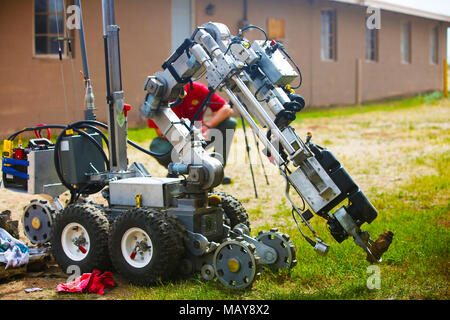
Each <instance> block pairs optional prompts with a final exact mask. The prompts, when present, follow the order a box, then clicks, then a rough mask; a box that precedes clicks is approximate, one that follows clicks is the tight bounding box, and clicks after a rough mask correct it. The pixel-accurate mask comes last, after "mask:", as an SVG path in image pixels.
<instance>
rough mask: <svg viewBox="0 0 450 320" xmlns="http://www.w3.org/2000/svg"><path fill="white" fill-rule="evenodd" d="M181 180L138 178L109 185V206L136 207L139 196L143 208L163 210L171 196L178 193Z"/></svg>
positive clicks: (113, 182)
mask: <svg viewBox="0 0 450 320" xmlns="http://www.w3.org/2000/svg"><path fill="white" fill-rule="evenodd" d="M180 181H181V179H175V178H153V177H139V178H129V179H122V180H117V181H112V182H110V183H109V190H110V195H109V196H110V201H111V205H118V206H133V207H134V206H136V196H137V195H141V196H142V198H141V201H142V202H141V205H142V206H143V207H153V208H165V207H167V206H168V205H169V203H168V200H169V199H170V197H171V195H175V194H176V193H177V192H178V191H179V187H180Z"/></svg>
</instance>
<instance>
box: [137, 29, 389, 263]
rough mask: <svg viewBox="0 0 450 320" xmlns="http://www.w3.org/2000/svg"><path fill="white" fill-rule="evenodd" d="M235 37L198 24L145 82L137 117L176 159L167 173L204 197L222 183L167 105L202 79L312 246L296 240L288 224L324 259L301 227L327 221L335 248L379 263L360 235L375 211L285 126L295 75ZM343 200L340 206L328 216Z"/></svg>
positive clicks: (278, 58)
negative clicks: (219, 95) (253, 144)
mask: <svg viewBox="0 0 450 320" xmlns="http://www.w3.org/2000/svg"><path fill="white" fill-rule="evenodd" d="M256 28H257V27H256ZM258 29H259V28H258ZM241 33H242V31H241V32H240V34H239V35H238V36H236V37H234V36H232V35H231V34H230V31H229V29H228V28H227V26H225V25H223V24H220V23H212V22H209V23H206V24H204V25H202V26H201V27H198V28H197V29H196V30H195V32H194V33H193V35H192V37H191V38H190V39H186V40H185V42H184V43H183V44H182V45H181V46H180V47H179V48H178V49H177V50H176V51H175V52H174V53H173V54H172V56H171V57H170V58H169V59H168V60H167V61H166V62H165V63H164V64H163V69H164V71H162V72H158V73H156V74H154V75H153V76H150V77H148V79H147V81H146V83H145V86H144V89H145V90H146V91H147V97H146V99H145V103H144V104H143V105H142V107H141V112H142V114H143V115H144V116H145V117H147V118H151V119H152V120H153V121H155V123H156V124H157V126H158V127H159V128H160V129H161V131H162V132H163V134H164V135H165V136H166V137H167V138H168V139H169V141H170V142H171V143H172V145H173V146H174V150H175V153H176V154H175V156H177V155H178V158H177V159H174V163H173V164H171V166H170V167H169V170H171V171H172V172H174V173H179V174H186V175H188V179H187V184H186V187H185V188H186V190H185V191H187V192H192V193H195V192H204V191H205V190H211V189H212V188H214V187H216V186H218V185H219V184H220V183H221V181H222V178H223V166H222V164H221V163H220V162H219V161H218V160H217V159H215V158H213V157H210V156H209V155H208V154H206V153H205V151H204V149H203V141H204V139H203V137H202V136H201V133H200V132H199V131H198V130H197V129H195V128H194V127H193V125H192V124H191V123H189V121H188V120H186V119H181V120H180V119H178V117H177V116H176V115H175V114H174V112H173V111H172V110H171V109H170V108H171V106H172V104H171V101H175V102H174V103H177V102H176V101H177V100H179V99H181V97H182V96H183V92H184V86H185V85H186V84H187V83H189V82H191V81H193V80H192V79H196V78H199V77H201V76H203V75H204V76H205V78H206V80H207V82H208V86H209V89H210V92H211V93H212V92H214V91H217V90H222V91H224V92H225V93H226V94H227V96H228V97H229V99H230V100H231V101H232V102H233V104H234V106H235V108H236V109H237V110H238V112H239V113H240V114H241V115H242V116H243V117H244V118H245V120H246V121H247V122H248V123H249V125H250V126H251V128H252V129H253V130H254V132H255V133H256V134H257V136H258V137H259V139H260V140H261V142H262V144H263V145H264V147H265V152H266V154H267V155H270V156H271V157H272V158H273V161H274V163H275V164H276V165H277V166H278V167H279V170H280V174H281V175H282V176H283V177H284V179H285V180H286V196H287V198H288V199H289V201H290V202H291V204H292V208H293V211H292V212H293V216H294V219H295V218H296V217H297V216H298V217H300V219H301V221H302V223H303V224H304V225H306V226H307V227H308V228H309V229H310V231H311V232H312V234H313V235H314V237H315V240H312V239H310V238H309V237H307V236H306V235H305V234H304V233H303V232H302V230H301V228H300V224H299V223H298V222H297V220H296V223H297V226H298V227H299V229H300V231H301V232H302V235H303V236H304V237H305V239H306V240H307V241H308V242H309V243H310V244H311V245H312V246H313V247H314V249H315V250H316V251H317V252H318V253H321V254H326V252H327V251H328V245H326V244H325V243H324V242H323V241H322V240H321V239H320V238H319V237H318V236H317V235H316V233H315V231H314V230H313V228H312V227H311V225H310V224H309V222H308V221H309V220H310V219H311V218H312V217H313V213H314V214H317V215H319V216H321V217H322V218H324V219H326V220H327V224H328V227H329V230H330V232H331V234H332V235H333V237H334V238H335V239H336V240H337V241H338V242H339V243H340V242H342V241H344V240H345V239H347V238H348V237H349V236H352V237H353V238H354V241H355V243H356V244H357V245H359V246H360V247H362V248H363V249H364V251H365V252H366V253H367V255H368V260H369V261H371V262H375V261H379V260H380V258H381V255H382V253H384V251H386V250H387V246H388V245H387V246H385V247H383V248H381V249H380V247H377V246H374V243H375V242H373V241H372V240H371V239H370V236H369V234H368V233H367V232H363V231H361V229H360V226H361V225H362V224H364V223H366V222H367V223H371V222H372V221H373V220H374V219H375V218H376V217H377V211H376V209H375V208H374V207H373V206H372V204H371V203H370V201H369V200H368V199H367V198H366V196H365V195H364V193H363V192H362V191H361V190H360V189H359V187H358V186H357V184H356V183H355V182H354V181H353V179H352V178H351V177H350V175H349V174H348V173H347V171H346V170H345V169H344V168H343V167H342V166H341V164H340V163H339V161H338V160H337V159H336V158H335V157H334V156H333V154H332V153H331V152H330V151H328V150H326V149H324V148H321V147H320V146H317V145H315V144H313V143H312V142H311V136H308V137H307V138H306V140H305V142H304V141H303V140H302V139H301V138H300V137H299V136H298V135H297V134H296V133H295V130H294V129H293V128H292V127H291V126H290V124H291V123H292V121H294V120H295V118H296V113H298V112H300V111H301V110H302V109H303V108H304V106H305V101H304V100H303V98H302V97H301V96H299V95H296V94H295V92H294V91H293V90H292V89H291V87H290V84H291V83H292V82H293V81H294V80H296V79H298V78H299V76H300V74H299V73H300V72H299V69H298V67H297V71H296V70H294V68H293V67H292V66H291V64H290V63H289V61H288V60H290V61H291V62H293V61H292V59H291V58H290V56H289V55H288V53H287V52H286V51H285V49H284V47H283V46H282V45H281V44H279V43H276V42H275V41H269V40H268V39H267V36H266V39H265V40H261V41H255V42H254V43H253V44H250V43H249V42H248V41H247V40H246V39H245V38H243V37H242V34H241ZM254 119H256V121H255V120H254ZM264 130H266V132H264ZM175 158H176V157H175ZM289 164H292V166H293V168H294V170H290V169H289V167H288V165H289ZM292 166H291V167H292ZM290 187H293V188H294V189H295V191H296V192H297V193H298V194H299V195H300V197H301V198H302V199H303V200H304V202H306V204H307V207H308V208H307V207H306V205H305V203H304V204H303V208H302V209H300V208H299V207H298V206H297V205H296V203H294V201H292V199H291V198H290V196H289V189H290ZM346 200H348V205H346V206H342V207H340V208H338V209H337V210H336V211H335V212H334V214H331V213H330V212H331V211H332V210H333V209H336V207H337V206H338V205H339V204H341V203H343V202H344V201H346ZM390 240H391V239H390ZM377 241H378V240H377ZM389 244H390V241H389Z"/></svg>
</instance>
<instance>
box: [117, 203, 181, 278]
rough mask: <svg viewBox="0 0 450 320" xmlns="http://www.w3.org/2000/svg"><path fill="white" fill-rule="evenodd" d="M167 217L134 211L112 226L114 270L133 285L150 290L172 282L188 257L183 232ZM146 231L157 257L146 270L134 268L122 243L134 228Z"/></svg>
mask: <svg viewBox="0 0 450 320" xmlns="http://www.w3.org/2000/svg"><path fill="white" fill-rule="evenodd" d="M177 223H178V222H177V220H176V218H174V217H173V216H169V215H168V214H167V213H165V212H162V211H158V210H154V209H147V208H134V209H132V210H130V211H127V212H124V213H122V214H121V215H120V216H119V217H118V218H117V219H115V221H114V223H113V224H112V226H111V230H110V237H109V254H110V258H111V262H112V264H113V266H114V268H115V269H116V270H117V271H118V272H119V273H120V274H121V275H122V276H124V277H125V278H126V279H127V280H128V281H130V282H131V283H132V284H135V285H138V286H148V285H152V284H155V283H157V282H158V281H165V280H168V279H170V278H172V277H173V276H174V274H175V272H176V271H178V267H179V266H180V261H181V258H182V256H183V255H184V245H183V240H182V238H183V235H182V228H181V227H179V226H178V225H177ZM134 227H137V228H140V229H142V230H144V231H145V232H146V233H147V234H148V236H149V237H150V238H151V241H152V244H153V246H152V250H153V256H152V259H151V260H150V262H149V263H148V264H147V265H146V266H145V267H143V268H135V267H133V266H131V265H130V264H129V263H128V262H127V261H126V260H125V258H124V257H123V254H122V250H121V241H122V237H123V235H124V233H125V232H126V231H127V230H129V229H130V228H134Z"/></svg>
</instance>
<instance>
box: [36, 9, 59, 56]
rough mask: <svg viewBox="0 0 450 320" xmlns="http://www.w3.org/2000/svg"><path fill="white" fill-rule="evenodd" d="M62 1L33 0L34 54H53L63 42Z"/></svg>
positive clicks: (56, 52)
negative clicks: (61, 38)
mask: <svg viewBox="0 0 450 320" xmlns="http://www.w3.org/2000/svg"><path fill="white" fill-rule="evenodd" d="M64 25H65V24H64V3H63V0H34V54H35V55H55V54H58V49H59V46H60V44H61V49H62V51H63V52H64V42H63V41H61V42H60V41H58V37H64V32H65V29H64Z"/></svg>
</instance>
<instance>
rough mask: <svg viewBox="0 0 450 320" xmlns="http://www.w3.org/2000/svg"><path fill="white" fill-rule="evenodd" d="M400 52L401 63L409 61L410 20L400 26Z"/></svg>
mask: <svg viewBox="0 0 450 320" xmlns="http://www.w3.org/2000/svg"><path fill="white" fill-rule="evenodd" d="M400 54H401V60H402V62H403V63H411V22H405V23H403V24H402V26H401V37H400Z"/></svg>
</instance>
